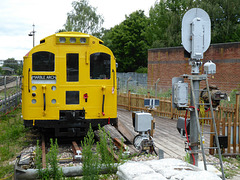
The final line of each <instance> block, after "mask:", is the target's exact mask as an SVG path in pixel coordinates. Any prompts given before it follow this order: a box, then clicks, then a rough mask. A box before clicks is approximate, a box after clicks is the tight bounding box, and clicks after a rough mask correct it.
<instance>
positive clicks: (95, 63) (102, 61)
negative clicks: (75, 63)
mask: <svg viewBox="0 0 240 180" xmlns="http://www.w3.org/2000/svg"><path fill="white" fill-rule="evenodd" d="M110 65H111V56H110V55H109V54H106V53H100V52H99V53H94V54H91V55H90V78H91V79H110Z"/></svg>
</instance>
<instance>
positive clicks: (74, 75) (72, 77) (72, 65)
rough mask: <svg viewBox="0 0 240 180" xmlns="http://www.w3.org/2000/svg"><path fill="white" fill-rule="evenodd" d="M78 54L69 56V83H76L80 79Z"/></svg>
mask: <svg viewBox="0 0 240 180" xmlns="http://www.w3.org/2000/svg"><path fill="white" fill-rule="evenodd" d="M78 59H79V58H78V54H67V81H68V82H76V81H78V77H79V75H78V74H79V61H78Z"/></svg>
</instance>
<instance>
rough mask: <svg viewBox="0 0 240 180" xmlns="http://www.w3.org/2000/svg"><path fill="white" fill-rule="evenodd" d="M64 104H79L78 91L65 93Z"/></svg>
mask: <svg viewBox="0 0 240 180" xmlns="http://www.w3.org/2000/svg"><path fill="white" fill-rule="evenodd" d="M66 104H79V91H66Z"/></svg>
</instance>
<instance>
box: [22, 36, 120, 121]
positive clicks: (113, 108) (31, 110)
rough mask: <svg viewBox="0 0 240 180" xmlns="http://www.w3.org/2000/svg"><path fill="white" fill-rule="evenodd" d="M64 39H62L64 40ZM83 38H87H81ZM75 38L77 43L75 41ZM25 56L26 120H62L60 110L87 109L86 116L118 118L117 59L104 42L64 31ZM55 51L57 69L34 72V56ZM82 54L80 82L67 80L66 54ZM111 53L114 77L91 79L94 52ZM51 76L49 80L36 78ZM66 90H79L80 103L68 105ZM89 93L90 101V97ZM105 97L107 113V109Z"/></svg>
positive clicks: (79, 55)
mask: <svg viewBox="0 0 240 180" xmlns="http://www.w3.org/2000/svg"><path fill="white" fill-rule="evenodd" d="M60 38H61V39H60ZM81 38H83V39H81ZM74 41H75V42H74ZM40 42H41V44H39V45H38V46H36V47H34V48H33V49H32V50H31V51H30V52H29V53H28V54H27V55H26V56H24V66H23V86H22V114H23V119H24V120H32V121H33V122H35V120H59V112H60V110H85V119H108V118H117V84H116V83H117V81H116V60H115V58H114V56H113V53H112V52H111V50H110V49H109V48H107V47H106V46H104V45H102V43H103V42H102V41H101V40H100V39H98V38H96V37H93V36H91V35H88V34H84V33H78V32H62V33H57V34H54V35H51V36H48V37H46V38H45V39H42V40H41V41H40ZM37 52H51V53H53V54H54V55H55V65H54V71H49V72H45V71H33V70H32V69H33V64H32V55H33V54H34V53H37ZM71 53H73V54H78V58H79V71H78V76H79V77H78V81H77V82H68V81H67V70H66V69H67V60H66V59H67V58H66V54H71ZM94 53H106V54H108V55H110V57H111V62H110V78H109V79H91V78H90V55H91V54H94ZM42 77H44V78H49V79H48V80H51V78H52V81H48V80H46V81H45V82H46V83H45V82H44V81H38V80H33V78H34V79H37V78H40V79H41V78H42ZM66 91H74V92H76V91H77V92H79V104H66ZM85 94H87V101H86V96H84V95H85ZM103 95H104V96H105V97H104V112H102V110H103V107H102V106H103Z"/></svg>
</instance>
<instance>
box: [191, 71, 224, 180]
mask: <svg viewBox="0 0 240 180" xmlns="http://www.w3.org/2000/svg"><path fill="white" fill-rule="evenodd" d="M189 79H190V83H191V92H192V97H193V104H194V110H195V115H196V121H197V129H198V135H199V137H200V146H201V151H198V153H199V152H200V153H202V156H203V162H204V169H205V170H207V165H208V164H211V165H214V164H220V167H221V171H222V179H224V180H225V175H224V171H223V162H222V155H221V149H220V145H219V140H218V134H217V127H216V123H215V118H214V113H213V107H212V99H211V93H210V90H209V84H208V78H207V75H206V76H203V78H202V79H201V80H204V81H206V86H207V89H204V90H200V89H194V86H193V79H194V77H193V76H190V77H189ZM195 91H206V92H207V95H208V99H209V103H196V99H195ZM199 105H207V106H210V112H211V117H210V118H208V119H210V120H212V124H213V127H214V132H201V128H200V124H199V120H203V119H206V118H204V117H203V118H202V117H201V118H199V115H198V106H199ZM203 134H210V135H214V137H215V144H216V147H204V144H203V139H202V135H203ZM205 149H213V150H217V151H218V156H219V162H218V163H207V162H206V157H205V152H204V150H205Z"/></svg>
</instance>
